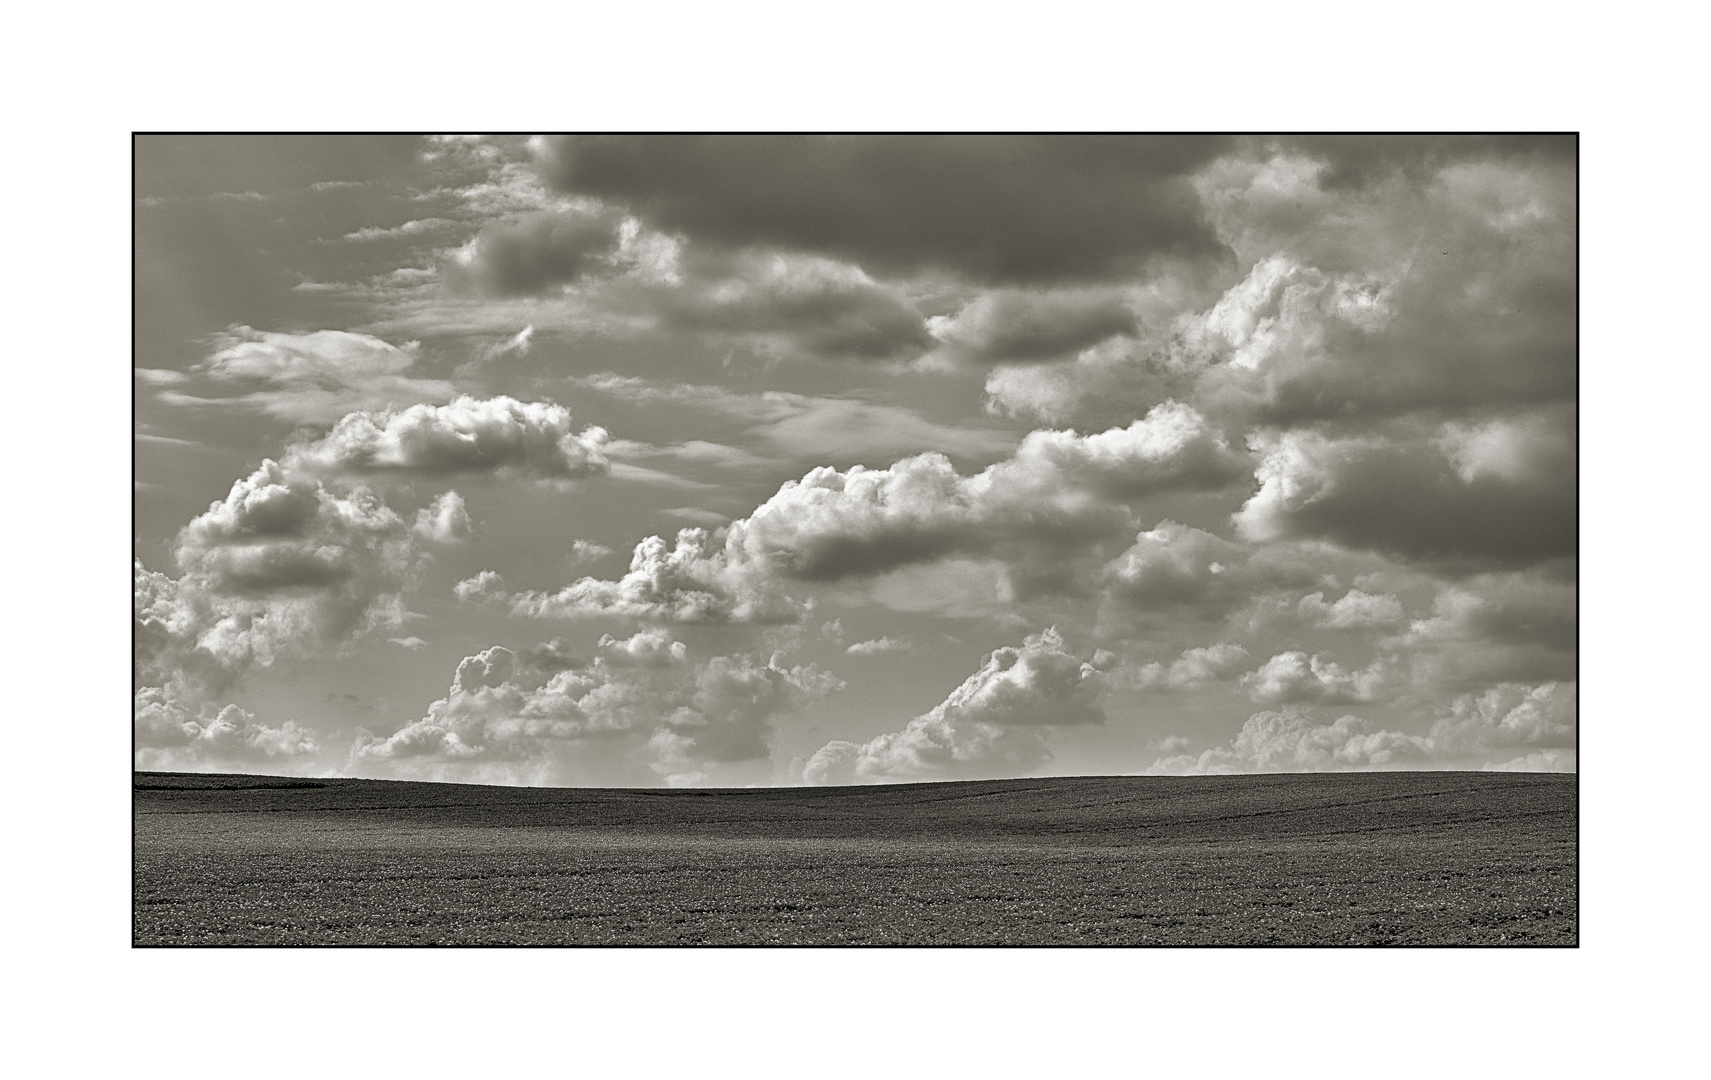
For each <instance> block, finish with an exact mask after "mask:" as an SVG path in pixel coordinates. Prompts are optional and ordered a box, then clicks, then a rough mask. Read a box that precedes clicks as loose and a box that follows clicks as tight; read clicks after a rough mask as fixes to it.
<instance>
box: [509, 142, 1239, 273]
mask: <svg viewBox="0 0 1711 1080" xmlns="http://www.w3.org/2000/svg"><path fill="white" fill-rule="evenodd" d="M1225 145H1227V142H1226V140H1223V139H1220V138H1216V137H1209V138H1185V137H1181V136H1161V137H1152V138H1145V137H1143V138H1135V137H1122V138H1113V137H1108V136H1099V135H1093V136H1074V135H1039V136H1015V135H1003V136H968V135H960V136H936V135H890V136H872V135H866V136H855V137H852V136H812V135H672V136H662V135H643V136H621V135H603V136H571V137H561V138H555V139H550V140H547V141H545V142H544V143H543V144H542V157H541V160H540V162H539V167H540V170H541V174H542V176H543V177H544V178H545V179H546V181H547V183H548V184H549V185H551V186H554V187H556V188H557V189H558V190H560V191H564V192H567V193H572V194H576V195H583V196H595V197H598V198H601V199H605V200H610V201H612V202H614V203H617V204H620V205H623V206H625V207H627V208H628V209H630V210H632V211H633V212H635V213H636V214H638V215H639V216H641V217H642V218H643V219H644V220H646V221H647V222H648V223H649V224H651V225H653V226H654V227H656V228H660V229H665V230H669V231H674V232H682V233H685V234H688V235H690V236H692V237H695V238H697V239H699V240H704V241H706V242H709V243H715V244H720V245H726V246H730V247H739V248H740V247H749V246H757V245H758V246H768V247H776V248H786V249H795V250H800V251H813V252H820V253H823V254H827V255H830V256H833V257H837V258H843V259H849V260H852V261H855V262H857V263H860V264H861V265H862V266H864V267H868V268H870V269H875V270H915V269H921V268H943V269H949V270H953V271H956V272H959V273H962V274H965V275H968V276H971V277H975V278H981V279H988V280H1008V281H1042V280H1052V279H1066V278H1067V279H1073V278H1094V277H1100V276H1106V275H1111V274H1115V273H1132V272H1134V271H1135V270H1137V269H1140V268H1143V267H1144V266H1146V265H1147V263H1148V262H1149V260H1151V259H1154V258H1157V257H1160V256H1169V255H1177V256H1190V257H1197V256H1205V255H1213V254H1216V253H1217V252H1218V251H1219V245H1218V242H1217V241H1216V240H1215V239H1214V238H1213V237H1212V236H1211V234H1210V232H1209V230H1208V229H1207V228H1206V226H1205V225H1204V224H1203V223H1202V219H1201V217H1200V205H1199V199H1198V196H1197V194H1196V193H1195V191H1194V189H1193V187H1192V186H1191V185H1190V184H1189V183H1188V180H1187V176H1188V174H1189V173H1191V172H1192V171H1193V170H1194V169H1196V168H1197V167H1199V166H1200V165H1202V164H1204V163H1205V162H1206V161H1208V160H1209V159H1210V158H1212V157H1213V156H1214V155H1215V154H1216V153H1217V152H1218V151H1219V150H1220V149H1221V148H1223V147H1224V146H1225Z"/></svg>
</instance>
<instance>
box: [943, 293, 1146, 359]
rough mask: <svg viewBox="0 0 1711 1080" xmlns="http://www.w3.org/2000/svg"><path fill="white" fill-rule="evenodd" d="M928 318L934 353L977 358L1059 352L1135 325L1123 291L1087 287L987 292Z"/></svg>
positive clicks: (1131, 330) (1124, 331) (1037, 356)
mask: <svg viewBox="0 0 1711 1080" xmlns="http://www.w3.org/2000/svg"><path fill="white" fill-rule="evenodd" d="M927 323H928V329H929V331H930V332H931V333H932V335H933V337H935V338H937V339H938V341H939V343H940V353H939V355H941V356H942V357H944V358H945V359H946V360H948V361H951V362H957V361H962V362H969V363H979V364H991V363H999V362H1003V361H1015V360H1039V359H1043V358H1047V357H1056V356H1061V355H1063V354H1065V353H1074V352H1077V351H1079V350H1081V349H1085V348H1087V347H1088V346H1090V345H1096V344H1098V343H1099V342H1101V341H1104V340H1105V339H1107V338H1110V337H1116V336H1120V335H1125V334H1134V333H1135V332H1136V331H1137V329H1138V328H1137V326H1136V323H1135V314H1134V312H1133V311H1132V310H1131V309H1130V308H1129V306H1128V305H1127V304H1126V303H1124V301H1123V297H1122V296H1120V295H1117V294H1115V293H1111V292H1107V291H1098V290H1087V289H1078V290H1057V291H1053V292H1045V293H1041V292H1030V291H1025V290H1017V289H1006V290H998V291H994V292H986V293H982V294H981V295H979V296H977V297H976V298H975V299H973V300H971V301H970V302H969V303H968V304H966V305H964V306H963V308H962V309H961V310H960V311H958V312H957V313H956V314H955V315H941V316H936V317H934V318H932V319H929V320H928V321H927Z"/></svg>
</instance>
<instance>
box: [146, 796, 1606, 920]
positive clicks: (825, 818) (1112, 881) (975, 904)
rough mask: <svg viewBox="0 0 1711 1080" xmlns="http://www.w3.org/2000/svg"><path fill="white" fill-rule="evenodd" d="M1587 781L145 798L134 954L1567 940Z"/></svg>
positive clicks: (1574, 907) (1574, 906)
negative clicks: (205, 946)
mask: <svg viewBox="0 0 1711 1080" xmlns="http://www.w3.org/2000/svg"><path fill="white" fill-rule="evenodd" d="M1576 791H1577V788H1576V780H1575V778H1574V777H1573V776H1534V775H1521V774H1481V773H1364V774H1333V775H1323V774H1321V775H1274V776H1245V777H1183V778H1138V777H1089V778H1062V779H1041V780H1010V781H979V782H970V783H947V784H911V785H897V786H886V787H862V788H769V789H756V790H743V791H729V790H716V791H709V790H687V791H653V790H649V791H618V790H599V789H541V788H491V787H477V786H469V785H455V784H405V783H396V782H387V781H369V780H313V781H297V780H284V779H280V778H273V777H239V776H217V777H216V776H193V775H181V774H163V773H149V774H138V776H137V778H136V802H135V807H136V823H137V831H136V878H135V881H136V918H135V937H136V940H137V942H138V943H141V944H191V943H209V944H214V943H268V944H273V943H280V944H285V943H290V944H297V943H326V944H377V943H467V944H500V943H505V944H606V943H620V944H677V943H683V944H691V943H729V944H763V943H767V944H771V943H782V944H839V943H889V944H982V945H995V944H1078V945H1080V944H1267V943H1288V944H1357V943H1358V944H1367V943H1398V944H1409V943H1416V944H1432V943H1437V944H1458V943H1492V944H1505V943H1548V944H1573V943H1574V942H1575V941H1576V912H1577V897H1576V886H1575V876H1576V874H1575V868H1576V864H1575V824H1576V816H1575V807H1576V798H1577V795H1576Z"/></svg>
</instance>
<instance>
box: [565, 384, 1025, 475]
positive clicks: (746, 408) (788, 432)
mask: <svg viewBox="0 0 1711 1080" xmlns="http://www.w3.org/2000/svg"><path fill="white" fill-rule="evenodd" d="M575 382H576V386H577V387H578V388H579V389H581V390H585V391H590V392H593V393H597V394H601V395H604V396H607V397H611V398H614V399H616V400H619V401H623V402H626V403H628V404H632V405H640V406H648V407H653V408H659V407H681V408H685V409H691V410H694V411H696V412H700V413H707V414H712V415H713V416H715V417H717V418H719V419H721V420H725V421H728V422H732V423H736V424H740V425H742V426H743V428H744V429H745V432H746V434H747V435H748V436H749V438H751V439H753V440H755V441H758V442H759V443H761V444H763V446H764V447H765V448H766V449H767V450H769V451H771V452H772V453H773V454H776V455H778V456H780V457H784V458H789V459H792V460H797V459H803V458H808V459H812V460H815V461H818V462H822V463H823V462H828V461H840V460H842V461H849V462H851V463H855V462H863V463H865V462H867V461H870V460H872V459H876V458H885V459H888V460H895V459H896V457H897V456H898V455H902V454H912V453H918V452H920V451H923V450H937V451H939V452H941V453H946V454H970V455H995V454H999V453H1002V452H1004V451H1006V450H1008V449H1010V448H1011V447H1012V446H1013V445H1014V443H1015V435H1014V434H1013V433H1012V432H1009V431H1004V430H1000V429H997V428H991V427H981V426H969V425H965V424H960V423H958V424H951V423H939V422H934V421H932V420H929V419H927V418H926V417H923V416H922V415H921V414H920V413H918V412H915V411H914V410H911V409H908V408H904V407H902V406H899V405H891V404H884V403H880V402H873V401H864V400H861V399H859V398H854V397H849V398H841V397H816V396H812V395H807V394H793V393H786V392H784V391H779V390H769V391H765V392H763V393H759V394H739V393H735V392H733V391H731V390H728V389H726V388H725V387H722V386H716V385H694V384H688V383H662V382H655V381H650V380H644V379H636V378H626V377H622V376H617V375H610V374H607V375H593V376H584V377H581V378H578V379H576V380H575ZM691 446H693V444H689V443H686V444H682V447H683V448H684V449H688V448H690V447H691ZM737 463H738V464H743V465H749V466H752V465H753V464H755V463H754V462H753V461H752V460H749V461H739V462H737Z"/></svg>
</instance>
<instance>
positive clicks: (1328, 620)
mask: <svg viewBox="0 0 1711 1080" xmlns="http://www.w3.org/2000/svg"><path fill="white" fill-rule="evenodd" d="M1295 610H1296V613H1297V614H1298V615H1299V616H1300V618H1301V620H1302V621H1303V622H1305V623H1307V624H1308V625H1309V626H1316V627H1319V628H1321V629H1327V630H1375V629H1383V628H1387V627H1395V626H1400V625H1401V624H1402V621H1403V615H1402V602H1401V601H1400V600H1398V599H1397V598H1396V597H1394V596H1391V595H1390V594H1388V593H1384V594H1381V595H1376V596H1375V595H1373V594H1372V593H1367V592H1362V591H1361V590H1359V589H1350V590H1349V591H1348V592H1346V593H1344V594H1343V595H1342V597H1341V598H1340V599H1338V600H1337V602H1336V603H1334V604H1327V603H1326V602H1325V594H1324V593H1323V592H1313V593H1309V594H1307V595H1306V596H1303V597H1302V598H1301V599H1300V600H1299V601H1297V602H1296V605H1295Z"/></svg>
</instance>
